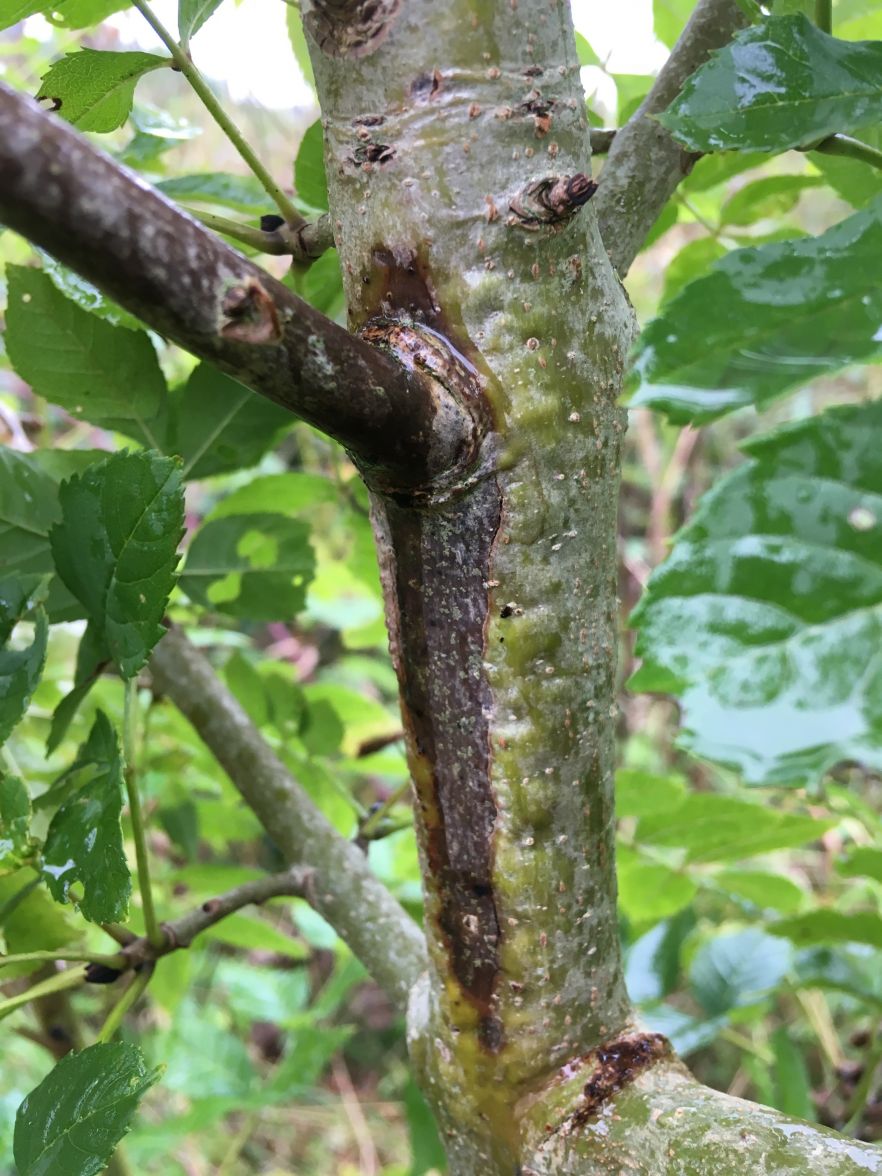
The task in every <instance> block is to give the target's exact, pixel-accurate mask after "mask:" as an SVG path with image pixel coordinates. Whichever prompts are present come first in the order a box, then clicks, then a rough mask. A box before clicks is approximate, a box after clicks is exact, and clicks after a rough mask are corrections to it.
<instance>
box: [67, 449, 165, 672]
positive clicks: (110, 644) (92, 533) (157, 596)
mask: <svg viewBox="0 0 882 1176" xmlns="http://www.w3.org/2000/svg"><path fill="white" fill-rule="evenodd" d="M59 497H60V501H61V514H62V518H61V522H60V523H57V524H56V525H55V526H54V527H53V528H52V532H51V534H50V542H51V545H52V554H53V556H54V557H55V564H56V567H57V569H58V574H59V576H60V577H61V578H62V580H63V581H64V583H65V584H66V585H67V587H68V588H69V589H70V591H71V592H72V593H73V594H74V596H76V598H77V599H78V600H79V601H81V602H82V604H83V605H84V606H85V608H86V610H87V613H88V616H89V621H90V624H91V625H92V626H94V628H95V630H96V632H95V635H94V641H95V643H96V645H98V646H100V647H103V648H106V650H107V652H108V654H109V655H110V658H111V659H112V660H113V662H114V664H115V665H116V668H117V669H118V671H119V673H120V674H121V675H122V676H123V677H124V678H131V677H133V676H134V675H135V674H137V673H138V671H139V670H140V669H141V668H142V667H143V666H144V665H145V663H146V661H147V658H148V657H149V656H150V651H151V650H152V649H153V646H154V645H155V644H156V642H157V641H158V640H159V638H160V637H161V636H162V634H163V632H164V630H163V628H162V625H161V621H162V617H163V614H164V613H165V607H166V604H167V603H168V598H169V594H170V593H171V590H172V588H173V587H174V583H175V566H176V564H177V562H178V557H177V546H178V543H179V542H180V539H181V535H182V534H183V529H184V527H183V524H184V500H183V493H182V491H181V477H180V471H179V468H178V465H177V463H176V462H175V461H174V460H172V459H171V458H168V457H162V456H160V455H159V454H156V453H150V452H146V453H126V452H122V453H117V454H114V455H113V456H112V457H109V458H108V459H107V460H106V461H103V462H99V463H98V464H96V465H93V466H90V467H89V468H88V469H87V470H86V471H85V472H84V473H83V474H81V475H79V476H75V477H73V478H70V479H68V480H67V481H66V482H63V483H62V485H61V488H60V494H59Z"/></svg>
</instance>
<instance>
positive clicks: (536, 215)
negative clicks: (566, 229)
mask: <svg viewBox="0 0 882 1176" xmlns="http://www.w3.org/2000/svg"><path fill="white" fill-rule="evenodd" d="M596 191H597V183H596V181H595V180H592V179H591V177H590V176H586V175H584V174H583V173H582V172H577V173H576V175H574V176H544V177H543V178H542V179H541V180H536V181H535V182H534V183H532V184H528V185H527V187H526V188H524V189H523V191H521V192H518V193H517V195H515V196H513V197H512V199H511V200H510V201H509V210H510V216H509V218H508V222H507V223H508V224H509V225H510V226H514V227H517V228H521V229H527V230H528V231H529V232H537V231H538V230H539V229H541V228H542V227H543V226H545V225H562V224H566V222H567V221H569V220H571V219H572V217H574V216H575V215H576V213H577V212H578V211H579V209H580V208H581V207H582V206H583V205H584V204H587V203H588V201H589V200H590V199H591V197H592V196H593V195H594V193H595V192H596Z"/></svg>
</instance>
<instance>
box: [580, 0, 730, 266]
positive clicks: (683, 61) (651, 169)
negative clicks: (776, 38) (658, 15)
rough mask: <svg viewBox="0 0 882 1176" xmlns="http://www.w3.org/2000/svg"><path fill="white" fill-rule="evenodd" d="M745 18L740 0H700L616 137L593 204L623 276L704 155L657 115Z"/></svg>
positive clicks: (605, 242) (608, 245)
mask: <svg viewBox="0 0 882 1176" xmlns="http://www.w3.org/2000/svg"><path fill="white" fill-rule="evenodd" d="M746 23H747V18H746V17H745V15H744V13H743V12H742V11H741V8H740V7H739V6H738V3H737V0H699V3H698V4H697V6H696V8H695V11H694V12H693V13H692V16H691V17H690V19H689V22H688V24H687V25H686V27H685V29H684V30H683V32H682V34H681V36H680V39H679V40H678V41H677V44H676V45H675V46H674V48H673V50H672V51H671V55H670V57H669V58H668V60H667V61H666V63H665V65H664V66H663V67H662V69H661V72H660V73H659V75H658V77H657V78H656V80H655V84H654V85H653V87H652V89H651V90H650V91H649V94H648V95H647V96H646V98H645V100H644V101H643V103H642V104H641V106H640V108H639V110H637V112H636V114H634V116H633V118H631V119H630V120H629V121H628V123H627V125H626V126H624V127H621V128H620V129H619V130H618V131H617V133H616V136H615V138H614V139H613V142H612V146H611V147H610V150H609V157H608V158H607V161H606V165H605V166H604V169H603V182H602V183H601V185H600V187H599V188H598V190H597V195H596V196H595V197H594V200H593V201H592V203H593V205H594V208H595V210H596V213H597V219H598V224H599V225H600V232H601V236H602V237H603V242H604V244H605V245H606V249H607V252H608V253H609V256H610V258H611V260H612V263H613V265H614V266H615V267H616V269H617V270H618V271H619V273H620V274H621V275H623V276H624V274H625V273H627V271H628V268H629V266H630V265H631V262H632V261H633V260H634V258H635V256H636V254H637V252H638V250H639V249H640V246H641V245H642V244H643V242H644V240H645V239H646V236H647V234H648V233H649V230H650V229H651V228H652V226H653V224H654V223H655V220H656V218H657V217H658V214H659V213H660V212H661V210H662V208H663V207H664V206H665V204H667V202H668V200H669V199H670V196H671V194H672V192H674V190H675V189H676V187H677V185H678V184H679V183H680V181H681V180H682V179H683V177H684V176H687V175H688V174H689V172H690V171H691V170H692V167H693V165H694V163H695V161H696V160H697V159H698V158H699V156H698V155H696V154H693V153H690V152H688V151H686V150H685V149H684V148H682V147H681V146H680V145H679V144H678V143H676V142H675V141H674V140H673V138H672V137H671V136H670V135H669V134H668V132H667V131H666V130H665V129H664V127H663V126H662V125H661V124H660V123H659V122H657V121H656V119H654V118H653V117H652V116H653V115H654V114H659V113H660V112H661V111H662V110H666V109H667V107H668V106H670V104H671V102H673V100H674V98H676V96H677V95H678V94H679V93H680V90H681V89H682V88H683V83H684V82H685V81H686V79H687V78H688V77H689V76H690V74H693V73H694V72H695V71H696V70H697V69H698V67H699V66H700V65H703V64H704V62H705V61H707V59H708V57H709V56H710V55H711V53H712V52H713V51H714V50H715V49H719V48H720V47H721V46H723V45H726V44H728V42H729V41H730V40H731V39H732V36H733V35H734V34H735V33H736V32H737V31H738V30H739V29H740V28H743V27H744V25H745V24H746Z"/></svg>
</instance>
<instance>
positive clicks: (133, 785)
mask: <svg viewBox="0 0 882 1176" xmlns="http://www.w3.org/2000/svg"><path fill="white" fill-rule="evenodd" d="M125 691H126V693H125V709H124V712H123V755H124V757H125V761H126V772H125V776H126V792H127V793H128V797H129V816H130V817H131V820H132V837H133V838H134V842H135V860H136V861H137V863H138V888H139V889H140V891H141V905H142V906H143V908H144V929H145V931H146V932H147V939H148V940H149V941H150V943H151V944H152V945H153V946H154V947H161V946H162V944H163V942H164V941H165V936H164V934H163V932H162V931H161V930H160V927H159V924H158V923H157V921H156V909H155V907H154V905H153V890H152V889H151V886H150V863H149V861H148V858H147V835H146V832H145V828H144V813H143V811H142V809H141V797H140V794H139V792H138V772H137V767H136V762H135V748H136V743H137V739H136V726H137V721H138V682H137V679H136V678H130V679H129V680H128V681H127V682H126V684H125Z"/></svg>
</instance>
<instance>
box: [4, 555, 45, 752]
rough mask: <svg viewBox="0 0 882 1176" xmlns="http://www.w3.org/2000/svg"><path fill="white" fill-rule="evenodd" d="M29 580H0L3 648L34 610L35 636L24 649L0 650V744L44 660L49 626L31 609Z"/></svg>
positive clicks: (37, 610)
mask: <svg viewBox="0 0 882 1176" xmlns="http://www.w3.org/2000/svg"><path fill="white" fill-rule="evenodd" d="M33 587H34V582H33V579H32V578H30V577H27V578H23V579H14V580H3V581H0V641H2V643H3V645H4V646H6V643H7V642H8V640H9V637H10V635H11V633H12V630H13V629H14V627H15V625H16V624H17V623H18V622H19V621H20V620H21V619H22V618H23V617H25V616H26V615H27V614H28V613H29V612H31V611H33V615H34V635H33V640H32V641H31V643H30V645H27V646H25V647H24V648H22V649H20V648H16V647H14V648H11V649H10V648H8V647H6V648H3V649H0V744H2V743H5V742H6V740H7V739H8V738H9V736H10V734H11V732H12V729H13V727H15V725H16V723H18V721H19V719H20V718H21V717H22V715H23V714H24V713H25V711H26V710H27V707H28V703H29V702H30V700H31V695H32V694H33V693H34V691H35V690H36V688H37V683H38V682H39V681H40V675H41V674H42V672H43V665H44V663H45V661H46V646H47V641H48V636H49V623H48V621H47V620H46V613H45V611H44V610H43V608H42V606H36V607H35V608H34V609H33V610H32V609H31V602H30V600H29V594H30V592H31V590H32V588H33Z"/></svg>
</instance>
